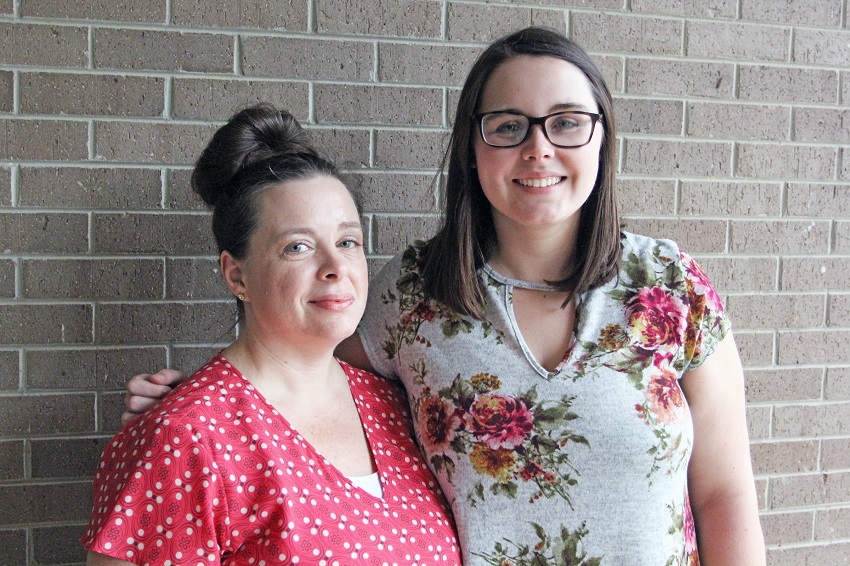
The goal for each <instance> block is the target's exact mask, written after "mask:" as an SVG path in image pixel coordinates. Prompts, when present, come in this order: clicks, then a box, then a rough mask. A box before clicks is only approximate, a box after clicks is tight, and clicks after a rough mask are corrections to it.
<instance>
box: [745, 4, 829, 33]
mask: <svg viewBox="0 0 850 566" xmlns="http://www.w3.org/2000/svg"><path fill="white" fill-rule="evenodd" d="M741 17H742V18H743V19H745V20H753V21H759V22H780V23H785V24H803V25H810V26H824V27H840V26H841V0H821V1H819V2H810V1H809V0H741Z"/></svg>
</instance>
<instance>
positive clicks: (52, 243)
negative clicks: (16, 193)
mask: <svg viewBox="0 0 850 566" xmlns="http://www.w3.org/2000/svg"><path fill="white" fill-rule="evenodd" d="M0 242H3V243H2V248H3V250H2V251H3V252H4V253H40V254H52V253H81V252H85V251H87V250H88V245H89V240H88V218H87V217H86V215H85V214H61V213H53V212H42V213H31V214H28V213H23V214H21V213H13V212H10V213H4V214H0Z"/></svg>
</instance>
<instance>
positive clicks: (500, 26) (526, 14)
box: [437, 2, 575, 43]
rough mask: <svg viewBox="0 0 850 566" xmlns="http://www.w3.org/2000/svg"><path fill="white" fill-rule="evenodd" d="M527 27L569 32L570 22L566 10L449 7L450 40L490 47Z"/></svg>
mask: <svg viewBox="0 0 850 566" xmlns="http://www.w3.org/2000/svg"><path fill="white" fill-rule="evenodd" d="M437 20H438V21H439V18H437ZM527 26H543V27H548V28H552V29H555V30H558V31H561V32H565V31H566V26H567V21H566V18H565V16H564V12H563V11H562V10H545V9H529V8H524V7H523V8H518V7H513V6H504V5H502V6H499V5H493V4H464V3H458V2H450V3H449V8H448V24H447V28H448V34H447V35H448V39H450V40H455V41H478V42H488V43H489V42H491V41H493V40H495V39H498V38H500V37H502V36H503V35H507V34H508V33H511V32H513V31H515V30H518V29H521V28H524V27H527ZM573 39H575V38H573Z"/></svg>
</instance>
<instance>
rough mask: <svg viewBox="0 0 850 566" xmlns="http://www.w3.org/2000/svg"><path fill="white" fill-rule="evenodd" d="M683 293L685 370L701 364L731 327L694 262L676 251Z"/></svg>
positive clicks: (701, 270)
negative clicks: (685, 321) (685, 325)
mask: <svg viewBox="0 0 850 566" xmlns="http://www.w3.org/2000/svg"><path fill="white" fill-rule="evenodd" d="M679 258H680V261H681V267H682V274H683V277H684V282H685V291H686V293H687V304H688V320H687V327H686V330H685V363H686V367H685V370H688V369H695V368H697V367H699V366H700V365H702V364H703V362H704V361H705V360H706V358H708V356H710V355H711V354H712V353H713V352H714V351H715V350H716V349H717V346H718V345H719V344H720V342H721V341H723V339H724V338H725V337H726V335H727V334H728V333H729V331H730V330H731V326H732V324H731V321H730V320H729V316H728V315H727V314H726V309H725V308H724V307H723V302H722V301H721V300H720V296H719V295H718V294H717V291H716V290H715V289H714V286H713V285H712V284H711V281H709V279H708V276H707V275H706V274H705V271H703V269H702V267H701V266H700V265H699V263H697V261H696V260H695V259H694V258H692V257H691V256H690V255H688V254H687V253H685V252H683V251H680V252H679Z"/></svg>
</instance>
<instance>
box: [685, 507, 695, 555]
mask: <svg viewBox="0 0 850 566" xmlns="http://www.w3.org/2000/svg"><path fill="white" fill-rule="evenodd" d="M684 530H685V550H686V551H687V553H688V555H690V554H692V553H695V552H696V551H697V531H696V528H695V527H694V516H693V513H692V512H691V500H690V498H689V497H688V496H685V524H684Z"/></svg>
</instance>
